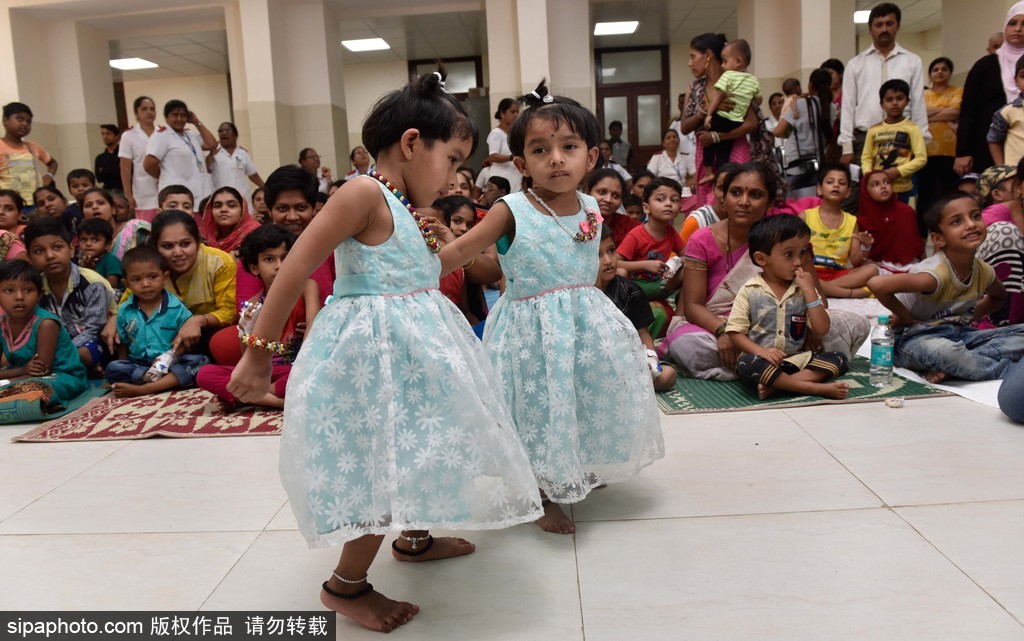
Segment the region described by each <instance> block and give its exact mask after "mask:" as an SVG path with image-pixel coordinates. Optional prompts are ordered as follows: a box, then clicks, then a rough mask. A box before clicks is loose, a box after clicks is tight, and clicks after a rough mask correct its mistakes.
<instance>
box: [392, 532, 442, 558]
mask: <svg viewBox="0 0 1024 641" xmlns="http://www.w3.org/2000/svg"><path fill="white" fill-rule="evenodd" d="M433 546H434V537H432V536H428V537H427V544H426V545H424V546H423V549H421V550H411V551H410V550H403V549H401V548H400V547H398V539H395V540H394V541H392V542H391V549H392V550H394V551H395V552H397V553H399V554H401V555H402V556H419V555H421V554H426V553H427V550H429V549H430V548H432V547H433Z"/></svg>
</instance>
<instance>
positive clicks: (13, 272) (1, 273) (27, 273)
mask: <svg viewBox="0 0 1024 641" xmlns="http://www.w3.org/2000/svg"><path fill="white" fill-rule="evenodd" d="M5 280H13V281H18V282H23V283H32V284H33V285H35V286H36V289H38V290H39V293H40V294H42V293H43V276H42V275H41V274H40V273H39V270H38V269H36V268H35V267H33V266H32V265H30V264H29V263H28V262H26V261H24V260H20V259H18V258H15V259H12V260H5V261H3V262H2V263H0V282H3V281H5Z"/></svg>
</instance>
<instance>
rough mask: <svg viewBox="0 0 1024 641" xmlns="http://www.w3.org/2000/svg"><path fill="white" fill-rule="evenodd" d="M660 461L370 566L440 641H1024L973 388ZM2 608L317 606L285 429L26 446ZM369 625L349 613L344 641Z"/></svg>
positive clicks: (1016, 529) (1, 499)
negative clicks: (450, 545) (281, 432)
mask: <svg viewBox="0 0 1024 641" xmlns="http://www.w3.org/2000/svg"><path fill="white" fill-rule="evenodd" d="M662 425H663V427H664V431H665V441H666V444H667V449H668V454H667V456H666V458H665V459H664V460H663V461H660V462H658V463H657V464H655V465H654V466H653V467H651V468H649V469H647V470H645V471H644V472H643V473H642V474H641V475H640V476H639V477H638V478H637V479H635V480H634V481H632V482H629V483H626V484H622V485H616V486H612V487H609V488H608V489H606V490H602V491H600V492H597V493H595V494H593V495H592V496H591V497H590V498H589V499H587V501H585V502H584V503H582V504H580V505H577V506H576V507H575V509H574V517H575V519H576V521H577V523H578V528H579V529H578V532H577V534H576V535H575V537H563V536H556V535H551V534H545V533H543V532H541V531H540V530H539V529H538V528H536V527H534V526H532V525H528V526H520V527H518V528H514V529H512V530H508V531H501V532H485V533H475V534H473V535H472V536H471V537H470V538H472V539H473V540H474V541H475V542H476V543H477V544H478V549H477V552H476V554H474V555H472V556H469V557H465V558H461V559H456V560H452V561H445V562H439V563H432V564H431V563H428V564H422V565H413V564H400V563H397V562H395V561H393V560H392V559H391V558H390V556H389V555H387V554H385V553H383V552H382V553H381V555H380V558H379V560H378V562H377V564H376V565H375V566H374V567H373V568H372V569H371V579H372V581H373V582H374V584H375V585H376V586H377V587H378V588H379V589H381V590H382V591H384V592H386V593H387V594H389V595H391V596H395V597H399V598H404V599H407V600H410V601H413V602H415V603H418V604H419V605H420V606H421V608H422V610H421V612H420V614H419V616H417V617H416V619H415V620H414V621H413V622H412V623H410V624H409V625H408V626H406V627H404V628H402V629H401V630H400V631H398V632H396V633H395V634H396V635H398V636H401V637H403V638H408V639H416V640H427V639H444V640H445V641H452V640H457V639H466V640H470V639H472V640H474V641H479V640H488V639H515V640H519V639H559V640H574V639H586V640H587V641H605V640H608V641H613V640H614V641H619V640H622V639H631V640H643V641H648V640H656V639H671V640H677V639H697V640H703V639H727V640H731V639H736V640H743V641H748V640H753V639H757V640H769V639H780V640H783V639H784V640H786V641H796V640H799V639H808V640H815V641H818V640H821V639H856V640H858V641H864V640H873V639H879V640H885V641H891V640H901V639H907V640H914V641H916V640H920V639H928V641H941V640H946V639H949V640H954V639H955V640H957V641H961V640H964V639H969V640H971V641H978V640H985V641H987V640H990V639H992V640H994V639H1008V640H1009V639H1015V640H1021V639H1024V580H1022V578H1021V577H1022V575H1024V572H1022V570H1024V545H1022V544H1021V542H1022V541H1024V465H1022V464H1021V461H1024V426H1018V425H1014V424H1011V423H1010V422H1009V421H1007V420H1006V419H1005V418H1003V417H1002V415H1001V414H1000V413H999V412H998V410H995V409H993V408H991V407H987V406H984V405H980V404H977V403H974V402H972V401H968V400H965V399H963V398H956V397H951V398H939V399H931V400H911V401H908V402H907V405H906V407H905V408H903V409H901V410H896V409H887V408H886V407H885V406H884V405H882V404H880V403H868V404H855V405H839V406H822V407H815V408H803V409H794V410H785V411H782V410H767V411H761V412H745V413H735V414H717V415H704V416H671V417H669V416H666V417H663V420H662ZM23 431H25V428H24V426H6V427H0V608H2V609H6V610H29V609H33V610H35V609H61V610H90V609H101V610H109V609H160V610H177V609H182V610H184V609H192V610H244V609H255V608H260V609H273V610H318V609H320V605H319V601H318V598H317V595H318V590H319V585H320V582H321V581H322V580H324V579H325V578H326V577H327V574H328V572H329V570H330V569H331V568H332V567H333V565H334V563H335V561H336V558H337V553H336V551H333V550H316V551H310V550H308V549H307V548H306V546H305V544H304V542H303V540H302V538H301V536H300V535H299V534H298V532H297V531H296V529H295V525H294V520H293V519H292V516H291V512H290V510H289V508H288V506H287V504H286V500H285V496H284V493H283V491H282V490H281V488H280V485H279V484H278V480H277V444H278V443H277V441H278V439H277V438H274V437H249V438H222V439H198V440H177V441H176V440H155V439H151V440H146V441H131V442H108V443H81V444H74V443H68V444H64V443H56V444H24V443H11V442H9V441H8V438H9V437H11V436H14V435H16V434H19V433H21V432H23ZM376 637H377V635H376V634H374V633H370V632H367V631H364V630H362V629H359V628H356V627H355V626H353V625H351V624H349V623H348V622H346V621H339V622H338V638H339V639H342V638H344V639H354V640H358V639H370V638H376Z"/></svg>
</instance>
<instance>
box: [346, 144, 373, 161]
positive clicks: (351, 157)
mask: <svg viewBox="0 0 1024 641" xmlns="http://www.w3.org/2000/svg"><path fill="white" fill-rule="evenodd" d="M357 149H362V150H363V151H366V147H364V146H362V145H356V146H355V147H353V148H352V151H350V152H348V159H349V160H351V161H352V162H355V160H356V150H357ZM366 153H370V152H368V151H367V152H366Z"/></svg>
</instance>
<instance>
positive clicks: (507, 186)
mask: <svg viewBox="0 0 1024 641" xmlns="http://www.w3.org/2000/svg"><path fill="white" fill-rule="evenodd" d="M487 182H489V183H491V184H492V185H494V186H495V187H497V188H498V189H500V190H502V191H503V192H505V193H506V194H510V193H512V183H510V182H509V181H508V179H507V178H504V177H502V176H491V177H490V178H488V179H487Z"/></svg>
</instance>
